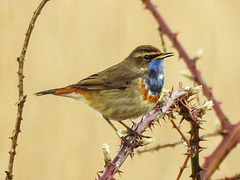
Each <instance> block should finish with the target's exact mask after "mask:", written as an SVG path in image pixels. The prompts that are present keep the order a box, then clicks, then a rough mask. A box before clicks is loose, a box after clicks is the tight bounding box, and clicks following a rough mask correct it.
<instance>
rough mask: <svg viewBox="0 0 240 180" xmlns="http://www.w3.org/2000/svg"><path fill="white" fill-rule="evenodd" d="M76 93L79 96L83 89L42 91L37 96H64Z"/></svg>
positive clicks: (67, 88)
mask: <svg viewBox="0 0 240 180" xmlns="http://www.w3.org/2000/svg"><path fill="white" fill-rule="evenodd" d="M75 91H76V92H77V93H79V94H81V93H82V90H81V89H76V88H69V87H66V88H58V89H50V90H46V91H41V92H38V93H35V95H36V96H42V95H47V94H54V95H62V94H68V93H72V92H75Z"/></svg>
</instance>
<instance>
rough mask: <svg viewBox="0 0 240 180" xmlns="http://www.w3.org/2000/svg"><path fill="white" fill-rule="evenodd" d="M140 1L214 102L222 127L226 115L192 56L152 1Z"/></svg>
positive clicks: (225, 120)
mask: <svg viewBox="0 0 240 180" xmlns="http://www.w3.org/2000/svg"><path fill="white" fill-rule="evenodd" d="M142 1H143V3H144V4H145V5H146V9H148V10H149V11H150V12H151V13H152V15H153V16H154V18H155V20H156V21H157V23H158V24H159V26H160V27H161V32H160V33H163V34H164V35H166V36H167V37H168V38H169V39H170V40H171V41H172V43H173V46H174V47H175V48H176V50H177V51H178V53H179V56H180V58H182V59H183V60H184V61H185V63H186V65H187V67H188V69H189V70H190V71H191V73H192V75H193V76H194V77H195V79H194V80H195V81H196V82H197V83H198V84H199V85H202V86H203V91H204V93H205V95H206V97H207V98H208V100H211V101H213V104H214V106H213V109H214V111H215V113H216V115H217V116H218V118H219V120H220V122H221V124H222V127H224V126H225V124H226V123H228V121H227V117H226V115H225V113H224V112H223V110H222V108H221V107H220V103H219V101H217V99H216V98H215V96H214V95H213V93H212V88H211V87H209V86H208V85H207V83H206V81H205V79H204V78H203V77H202V74H201V72H200V71H199V70H198V69H197V67H196V64H195V61H193V60H192V58H191V57H190V56H189V55H188V53H187V51H186V50H185V49H184V47H183V46H182V44H181V43H180V41H179V40H178V38H177V33H174V32H173V31H172V30H171V29H170V27H169V26H168V24H167V22H166V21H165V20H164V19H163V17H162V15H161V14H160V12H159V11H158V10H157V8H156V6H155V5H154V4H153V3H152V1H151V0H142Z"/></svg>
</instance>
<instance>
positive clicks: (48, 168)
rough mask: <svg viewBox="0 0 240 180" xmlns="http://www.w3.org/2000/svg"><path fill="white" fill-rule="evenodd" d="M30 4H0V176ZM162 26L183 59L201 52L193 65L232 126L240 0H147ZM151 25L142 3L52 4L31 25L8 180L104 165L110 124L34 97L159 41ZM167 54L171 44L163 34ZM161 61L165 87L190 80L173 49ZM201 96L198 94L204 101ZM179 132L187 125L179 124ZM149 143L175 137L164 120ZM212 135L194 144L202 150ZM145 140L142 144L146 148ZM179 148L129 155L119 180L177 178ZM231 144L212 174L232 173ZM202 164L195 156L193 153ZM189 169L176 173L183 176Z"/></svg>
mask: <svg viewBox="0 0 240 180" xmlns="http://www.w3.org/2000/svg"><path fill="white" fill-rule="evenodd" d="M39 3H40V1H39V0H35V1H33V0H32V1H22V0H18V1H6V0H0V27H1V28H0V85H1V94H0V114H1V116H0V128H1V131H0V147H1V149H0V177H1V179H3V178H4V177H5V173H4V171H5V170H6V169H7V162H8V151H9V149H10V140H9V139H8V137H9V136H11V134H12V129H13V127H14V123H15V119H16V106H15V103H16V101H17V99H18V94H17V93H18V91H17V74H16V72H17V62H16V58H17V57H18V56H19V55H20V51H21V48H22V44H23V40H24V34H25V32H26V29H27V26H28V24H29V21H30V18H31V17H32V14H33V12H34V10H35V9H36V7H37V6H38V4H39ZM154 3H155V4H157V5H158V9H159V10H160V12H161V13H162V14H163V16H164V17H165V19H166V21H167V23H168V24H169V25H170V27H171V28H172V29H173V30H174V31H175V32H179V39H180V40H181V42H182V44H183V45H184V47H185V48H186V49H187V51H188V52H189V54H190V55H192V56H194V55H195V54H196V52H197V51H198V50H199V49H203V52H204V54H203V59H201V60H200V61H199V62H198V67H199V68H200V69H201V70H202V72H203V76H204V77H205V79H206V80H207V82H208V83H209V84H210V85H211V86H212V87H214V89H213V91H214V93H215V95H216V96H217V98H218V99H219V100H220V101H222V102H223V104H222V107H223V108H224V110H225V112H226V113H227V115H228V117H229V118H230V120H231V121H232V122H237V121H238V120H239V114H238V113H239V102H240V97H239V94H238V92H239V88H240V84H239V78H240V75H239V72H240V63H239V52H240V20H239V19H240V13H239V12H240V1H237V0H230V1H223V0H212V1H201V0H195V1H188V0H171V1H168V0H155V1H154ZM157 27H158V26H157V24H156V22H155V20H154V19H153V18H152V16H151V14H150V13H149V12H148V11H146V10H144V6H143V4H142V3H141V1H140V0H135V1H129V0H128V1H127V0H111V1H106V0H88V1H87V0H58V1H57V0H51V1H50V2H49V3H48V4H47V5H46V6H45V8H44V9H43V12H42V14H41V15H40V17H39V19H38V20H37V23H36V27H35V29H34V31H33V34H32V37H31V40H30V44H29V48H28V51H27V56H26V62H25V67H24V74H25V75H26V78H25V80H24V90H25V94H27V96H28V97H27V101H26V103H25V107H24V115H23V117H24V120H23V123H22V128H21V129H22V131H23V133H21V134H20V136H19V146H18V148H17V153H18V154H17V156H16V161H15V165H14V179H16V180H25V179H26V180H28V179H34V180H42V179H44V180H53V179H61V180H79V179H84V180H85V179H86V180H88V179H89V180H90V179H94V178H95V177H96V172H97V171H100V170H102V169H103V164H104V162H103V155H102V144H103V143H108V144H109V145H110V148H111V155H112V157H113V156H114V155H115V154H116V152H117V150H118V145H119V139H118V137H117V136H116V135H115V133H114V132H113V130H112V129H111V127H110V126H109V125H108V124H107V123H106V122H105V121H104V120H103V119H102V118H101V117H100V116H99V115H98V114H97V113H95V112H94V111H93V110H92V109H91V108H89V107H87V106H86V105H85V104H83V103H81V102H78V101H75V100H71V99H68V98H61V97H56V96H44V97H35V96H34V95H33V94H34V93H35V92H38V91H41V90H46V89H50V88H55V87H61V86H65V85H69V84H71V83H75V82H77V81H79V80H80V79H82V78H84V77H86V76H88V75H91V74H92V73H95V72H98V71H101V70H103V69H105V68H107V67H109V66H111V65H113V64H116V63H118V62H119V61H121V60H123V59H124V58H125V57H126V56H127V55H128V54H129V53H130V52H131V51H132V50H133V49H134V48H135V47H136V46H138V45H142V44H151V45H154V46H157V47H159V48H162V47H161V44H160V38H159V33H158V31H157ZM166 42H167V49H168V51H173V52H175V50H174V49H173V48H172V46H171V44H170V43H169V41H168V40H166ZM175 54H176V56H175V57H174V58H171V59H169V60H167V61H166V69H167V70H166V71H167V74H166V84H165V88H172V86H173V87H175V89H176V88H177V87H178V84H179V82H182V83H183V84H184V85H185V86H186V85H192V82H191V81H189V80H187V79H185V78H184V77H182V76H181V75H180V72H181V71H182V70H185V67H186V66H185V64H184V63H183V62H182V60H178V55H177V53H176V52H175ZM203 100H205V99H203ZM205 119H206V121H207V122H206V123H205V124H204V128H205V129H206V130H204V131H201V132H202V133H203V134H204V133H206V132H213V131H214V130H215V129H216V127H217V126H218V120H217V118H216V117H215V115H214V112H210V113H209V114H208V115H207V116H205ZM184 124H186V125H185V126H186V128H185V129H186V131H187V127H188V126H187V123H184ZM148 134H149V135H151V136H153V137H155V139H156V142H154V143H153V144H151V145H150V146H154V145H158V144H163V143H168V142H174V141H177V140H179V139H180V137H179V135H178V134H177V132H176V131H175V130H173V129H172V126H171V124H170V123H169V122H168V121H166V122H164V121H163V122H162V125H161V127H160V126H156V128H155V129H154V132H153V133H151V132H149V133H148ZM220 140H221V139H220V138H210V139H209V141H207V142H203V143H201V144H202V145H203V146H205V147H208V148H207V149H206V150H204V151H203V152H202V153H201V155H202V157H203V156H207V155H208V154H210V153H211V152H212V151H213V149H214V148H215V147H216V145H217V144H218V143H219V141H220ZM150 146H149V147H150ZM184 152H186V149H185V147H182V146H178V147H175V148H168V149H163V150H161V151H159V152H154V153H147V154H142V155H141V156H139V155H135V156H134V158H133V160H131V159H130V158H129V159H128V160H127V161H126V162H125V163H124V165H123V166H122V168H121V170H122V171H123V172H124V173H123V174H122V176H121V177H120V176H119V175H116V176H115V177H116V179H121V180H129V179H134V180H135V179H136V180H145V179H149V180H157V179H158V180H159V179H176V177H177V173H178V171H179V167H180V166H181V165H182V163H183V161H184V159H185V157H184V155H183V153H184ZM239 158H240V156H239V147H238V148H236V149H234V151H233V152H232V153H231V154H230V155H229V156H228V158H227V159H226V160H225V161H224V163H223V164H222V165H221V166H220V169H219V171H216V173H215V174H214V176H213V178H215V179H216V178H219V177H223V176H230V175H234V174H235V173H237V172H238V173H239V172H240V170H239V167H240V161H239ZM201 162H203V158H201ZM189 174H190V168H188V169H187V170H185V171H184V174H183V176H182V179H189Z"/></svg>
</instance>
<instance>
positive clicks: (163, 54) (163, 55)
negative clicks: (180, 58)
mask: <svg viewBox="0 0 240 180" xmlns="http://www.w3.org/2000/svg"><path fill="white" fill-rule="evenodd" d="M173 55H174V54H173V53H172V52H169V53H161V54H160V55H159V56H157V57H155V58H154V59H164V58H168V57H171V56H173Z"/></svg>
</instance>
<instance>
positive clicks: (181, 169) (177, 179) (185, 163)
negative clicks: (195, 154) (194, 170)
mask: <svg viewBox="0 0 240 180" xmlns="http://www.w3.org/2000/svg"><path fill="white" fill-rule="evenodd" d="M190 156H191V152H187V153H186V158H185V160H184V162H183V165H182V166H181V167H180V170H179V173H178V176H177V178H176V180H179V179H180V177H181V176H182V173H183V171H184V169H186V168H187V163H188V160H189V159H190Z"/></svg>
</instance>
